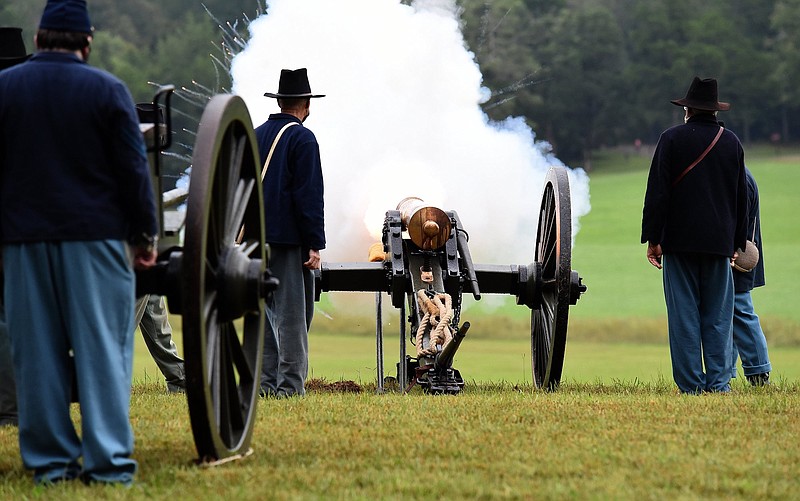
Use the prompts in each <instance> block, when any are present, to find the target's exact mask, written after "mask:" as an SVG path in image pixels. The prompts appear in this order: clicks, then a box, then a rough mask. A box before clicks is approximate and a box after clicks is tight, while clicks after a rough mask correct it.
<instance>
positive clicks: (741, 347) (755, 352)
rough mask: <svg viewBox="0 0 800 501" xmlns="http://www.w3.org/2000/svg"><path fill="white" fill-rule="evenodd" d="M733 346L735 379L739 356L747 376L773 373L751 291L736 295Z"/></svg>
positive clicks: (765, 339) (733, 374)
mask: <svg viewBox="0 0 800 501" xmlns="http://www.w3.org/2000/svg"><path fill="white" fill-rule="evenodd" d="M733 344H734V349H733V355H732V356H733V369H732V373H731V375H732V376H733V377H736V357H737V356H738V357H739V358H741V359H742V372H744V375H745V376H753V375H756V374H763V373H765V372H772V364H771V363H770V362H769V353H768V352H767V338H766V337H765V336H764V331H763V330H761V323H760V322H759V321H758V315H756V311H755V309H754V308H753V298H752V296H751V295H750V291H747V292H737V293H736V299H735V301H734V307H733Z"/></svg>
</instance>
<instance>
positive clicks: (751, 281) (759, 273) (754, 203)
mask: <svg viewBox="0 0 800 501" xmlns="http://www.w3.org/2000/svg"><path fill="white" fill-rule="evenodd" d="M745 171H746V175H747V201H748V206H749V207H750V210H749V211H748V214H747V238H748V240H749V239H752V238H753V235H755V243H756V247H757V248H758V256H759V258H758V263H757V264H756V267H755V268H753V269H752V270H750V271H747V272H743V271H738V270H736V269H734V270H733V286H734V288H735V289H736V292H747V291H749V290H752V289H753V288H755V287H761V286H762V285H764V284H765V283H766V281H765V279H764V249H763V247H762V245H761V214H760V212H759V205H760V204H759V199H758V184H756V180H755V178H754V177H753V174H751V173H750V169H745Z"/></svg>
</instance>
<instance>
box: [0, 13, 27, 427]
mask: <svg viewBox="0 0 800 501" xmlns="http://www.w3.org/2000/svg"><path fill="white" fill-rule="evenodd" d="M29 57H31V55H30V54H28V53H27V52H26V50H25V41H24V40H22V28H12V27H0V71H2V70H4V69H6V68H11V67H12V66H15V65H17V64H19V63H22V62H25V61H27V60H28V58H29ZM0 277H2V269H0ZM0 284H2V278H0ZM2 296H3V292H2V290H0V426H7V425H9V426H16V425H17V390H16V389H15V385H14V368H13V366H12V364H13V362H12V359H11V340H10V339H9V337H8V329H7V328H6V313H5V306H3V298H2Z"/></svg>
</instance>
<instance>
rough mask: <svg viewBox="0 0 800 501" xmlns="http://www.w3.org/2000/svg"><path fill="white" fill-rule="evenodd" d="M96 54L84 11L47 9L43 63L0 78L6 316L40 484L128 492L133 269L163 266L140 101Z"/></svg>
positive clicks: (26, 437)
mask: <svg viewBox="0 0 800 501" xmlns="http://www.w3.org/2000/svg"><path fill="white" fill-rule="evenodd" d="M91 41H92V25H91V22H90V20H89V13H88V10H87V7H86V2H85V0H48V2H47V4H46V6H45V8H44V11H43V13H42V17H41V21H40V23H39V30H38V32H37V34H36V38H35V42H36V47H37V49H38V51H37V53H36V54H34V55H33V57H31V59H30V60H29V61H28V62H26V63H25V64H21V65H17V66H15V67H13V68H10V69H8V70H5V71H3V72H0V129H2V130H3V135H2V136H0V241H1V242H2V245H3V248H2V250H3V265H4V272H5V299H6V315H7V320H8V329H9V333H10V335H11V341H12V351H13V358H14V372H15V374H16V381H17V404H18V407H19V446H20V454H21V455H22V461H23V464H24V465H25V467H26V468H28V469H31V470H33V475H34V481H35V482H36V483H51V482H57V481H65V480H72V479H76V478H82V479H83V480H84V481H85V482H87V483H88V482H103V483H116V484H123V485H129V484H130V483H131V482H132V481H133V478H134V474H135V472H136V468H137V463H136V461H135V460H134V459H132V458H131V454H132V452H133V430H132V427H131V423H130V419H129V412H130V389H131V376H132V365H133V332H134V324H133V322H134V310H133V307H134V302H135V297H134V294H135V291H134V272H133V268H134V267H136V268H146V267H149V266H152V265H153V264H155V259H156V251H155V248H154V247H155V246H154V244H155V237H154V236H155V235H156V232H157V229H158V228H157V219H156V209H155V203H154V199H153V191H152V187H151V185H150V175H149V167H148V164H147V157H146V156H145V147H144V138H143V136H142V134H141V132H140V130H139V123H138V119H137V116H136V110H135V107H134V103H133V99H132V98H131V95H130V93H129V91H128V90H127V88H126V87H125V85H124V84H123V83H122V82H121V81H120V80H119V79H117V78H116V77H114V76H112V75H110V74H108V73H106V72H103V71H100V70H98V69H95V68H92V67H91V66H89V65H88V64H86V60H87V58H88V56H89V52H90V44H91ZM70 350H72V351H73V352H74V369H73V365H72V361H71V357H70V356H69V352H70ZM73 373H74V374H75V376H76V379H77V385H78V390H79V391H78V393H79V402H80V411H81V433H80V436H79V434H78V433H76V430H75V428H74V426H73V423H72V419H71V418H70V394H71V383H72V376H73ZM81 460H82V461H81Z"/></svg>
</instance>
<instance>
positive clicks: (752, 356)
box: [732, 169, 772, 386]
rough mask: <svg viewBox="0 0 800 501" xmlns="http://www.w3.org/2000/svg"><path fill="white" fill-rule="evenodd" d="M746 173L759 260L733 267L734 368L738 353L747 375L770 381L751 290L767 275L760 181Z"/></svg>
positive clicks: (756, 381)
mask: <svg viewBox="0 0 800 501" xmlns="http://www.w3.org/2000/svg"><path fill="white" fill-rule="evenodd" d="M745 173H746V175H747V199H748V206H749V207H750V210H749V213H748V217H747V220H748V226H747V235H748V238H751V239H752V240H753V241H754V242H755V244H756V248H757V249H758V255H759V259H758V263H756V266H755V268H753V269H752V270H750V271H745V270H742V269H739V268H738V267H734V271H733V285H734V290H735V292H736V295H735V299H734V308H733V344H734V346H735V350H734V351H733V362H734V365H733V371H732V375H735V373H736V357H737V356H738V357H739V358H741V360H742V372H744V377H745V378H747V380H748V381H749V382H750V384H752V385H754V386H761V385H764V384H769V373H770V372H771V371H772V364H771V363H770V361H769V353H768V350H767V338H766V336H764V331H763V330H762V329H761V322H760V321H759V319H758V315H756V311H755V308H753V298H752V296H751V295H750V291H751V290H753V289H754V288H756V287H762V286H763V285H764V284H765V283H766V281H765V279H764V248H763V245H762V242H761V214H760V208H759V205H760V203H759V197H758V184H756V180H755V178H754V177H753V174H752V173H751V172H750V170H749V169H745Z"/></svg>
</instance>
